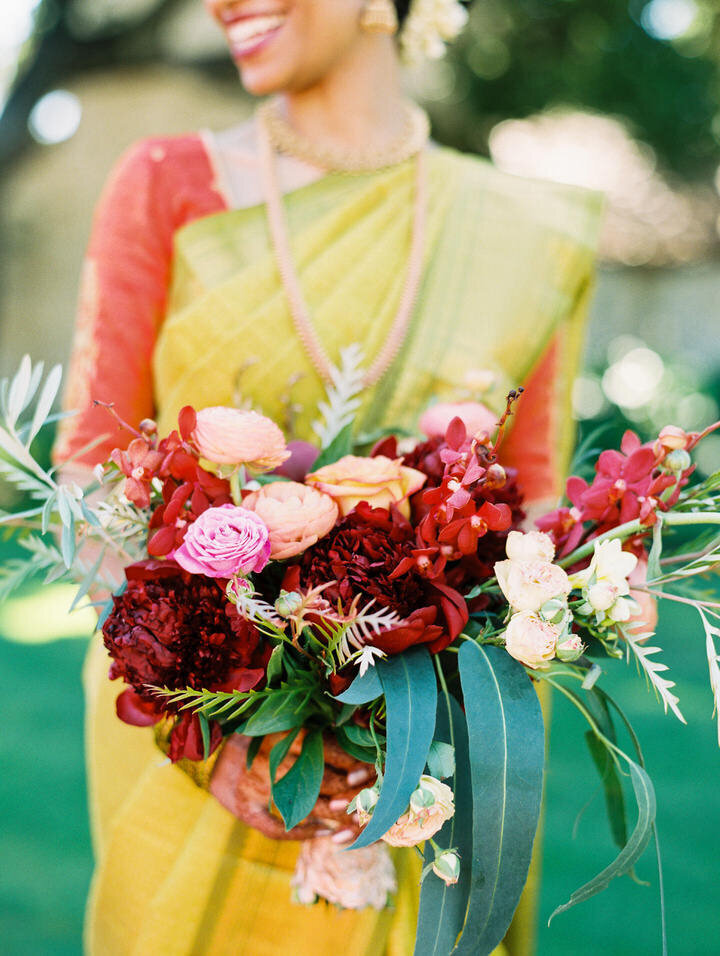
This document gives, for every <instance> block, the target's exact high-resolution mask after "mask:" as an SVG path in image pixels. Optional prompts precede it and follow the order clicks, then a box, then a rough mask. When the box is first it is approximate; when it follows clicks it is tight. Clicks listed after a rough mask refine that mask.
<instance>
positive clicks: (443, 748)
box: [427, 739, 455, 780]
mask: <svg viewBox="0 0 720 956" xmlns="http://www.w3.org/2000/svg"><path fill="white" fill-rule="evenodd" d="M427 769H428V773H429V774H430V776H431V777H437V779H438V780H444V779H445V778H446V777H452V775H453V774H454V773H455V750H454V748H453V746H452V744H449V743H445V742H444V741H442V740H437V739H435V740H433V742H432V743H431V744H430V750H429V752H428V758H427Z"/></svg>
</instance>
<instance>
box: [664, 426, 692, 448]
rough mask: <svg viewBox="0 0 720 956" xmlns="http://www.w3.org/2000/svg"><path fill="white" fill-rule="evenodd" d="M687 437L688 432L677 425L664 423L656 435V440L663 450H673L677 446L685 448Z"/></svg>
mask: <svg viewBox="0 0 720 956" xmlns="http://www.w3.org/2000/svg"><path fill="white" fill-rule="evenodd" d="M689 437H690V436H689V435H688V433H687V432H686V431H685V430H684V429H682V428H678V426H677V425H666V426H665V427H664V428H663V429H662V430H661V432H660V434H659V435H658V439H657V441H658V444H659V445H661V446H662V447H663V448H664V449H665V451H674V450H675V449H678V448H687V443H688V439H689Z"/></svg>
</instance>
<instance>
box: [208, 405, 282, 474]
mask: <svg viewBox="0 0 720 956" xmlns="http://www.w3.org/2000/svg"><path fill="white" fill-rule="evenodd" d="M192 437H193V440H194V442H195V444H196V445H197V448H198V451H199V452H200V455H201V456H202V457H203V458H206V459H207V460H208V461H210V462H212V463H213V464H215V465H247V467H248V468H250V469H251V470H252V471H256V472H257V471H272V470H273V468H277V467H278V466H279V465H281V464H282V463H283V462H284V461H285V460H286V459H287V458H289V457H290V452H289V451H288V449H287V444H286V442H285V436H284V435H283V433H282V431H281V430H280V429H279V428H278V426H277V425H276V424H275V422H274V421H272V420H271V419H269V418H266V416H265V415H260V414H259V413H258V412H252V411H244V410H242V409H239V408H228V407H226V406H224V405H214V406H212V407H210V408H203V409H201V410H200V411H199V412H198V413H197V425H196V426H195V430H194V431H193V435H192Z"/></svg>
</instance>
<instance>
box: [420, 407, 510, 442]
mask: <svg viewBox="0 0 720 956" xmlns="http://www.w3.org/2000/svg"><path fill="white" fill-rule="evenodd" d="M453 418H460V419H462V422H463V424H464V425H465V428H466V429H467V433H468V435H470V436H472V435H476V434H477V433H478V432H485V433H486V434H488V435H490V434H492V432H494V431H495V429H496V427H497V422H498V417H497V415H496V414H495V412H491V411H490V409H489V408H488V407H487V406H486V405H483V404H482V403H481V402H440V403H438V404H437V405H431V406H430V408H428V410H427V411H426V412H424V413H423V414H422V415H421V416H420V421H419V422H418V424H419V426H420V431H421V432H423V433H424V434H425V435H427V436H428V438H433V437H435V435H444V434H445V432H446V431H447V429H448V425H449V424H450V422H451V421H452V420H453Z"/></svg>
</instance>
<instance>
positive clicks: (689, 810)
mask: <svg viewBox="0 0 720 956" xmlns="http://www.w3.org/2000/svg"><path fill="white" fill-rule="evenodd" d="M664 612H665V613H664V615H663V621H662V625H661V630H660V633H659V637H660V641H661V643H662V645H663V646H665V647H667V648H668V650H667V651H666V652H664V654H663V657H664V659H665V660H666V661H667V663H668V664H670V665H671V668H672V677H673V678H674V679H675V680H676V681H677V684H678V692H679V694H680V701H681V707H682V709H683V712H684V714H685V716H686V717H687V719H688V724H689V726H687V727H683V726H682V725H681V724H679V723H678V722H677V721H676V720H675V718H673V717H671V716H669V717H666V716H665V715H664V714H663V712H662V708H661V706H660V705H659V704H658V703H657V701H656V700H655V698H654V696H653V695H652V693H650V692H649V691H646V689H645V686H644V682H643V680H642V679H641V678H639V677H638V676H637V674H636V673H635V671H634V667H633V666H632V665H630V667H628V666H626V665H625V664H624V662H622V661H619V662H611V663H610V664H609V665H608V674H607V675H606V676H605V677H604V678H603V686H604V687H605V688H606V690H608V691H609V692H610V693H611V694H613V695H614V696H615V697H616V699H617V700H618V701H619V702H620V704H621V705H622V706H623V707H624V709H625V710H626V712H627V713H628V715H629V716H630V719H631V721H632V722H633V724H634V726H635V728H636V730H637V731H638V734H639V736H640V739H641V742H642V744H643V746H644V749H645V756H646V761H647V766H648V769H649V771H650V774H651V776H652V778H653V780H654V782H655V786H656V790H657V798H658V827H659V832H660V839H661V848H662V853H663V862H664V869H665V883H666V887H665V888H666V897H667V912H668V936H669V951H670V953H672V954H674V956H684V954H687V956H701V954H714V953H716V952H717V949H718V946H717V939H718V933H719V932H720V912H719V911H718V906H717V900H716V898H715V895H716V887H717V873H718V862H717V861H718V858H719V856H720V833H719V832H718V827H717V823H718V820H719V819H720V787H718V781H719V780H720V751H719V750H718V746H717V733H716V729H715V727H714V725H713V722H712V721H711V716H710V715H711V711H712V698H711V694H710V690H709V687H708V679H707V664H706V661H705V654H704V637H703V634H702V631H701V629H700V627H699V626H698V622H697V621H696V620H695V618H694V617H693V615H692V614H691V613H690V612H689V609H684V608H682V607H680V606H675V605H673V606H670V607H665V608H664ZM86 646H87V640H86V637H80V636H79V637H78V638H76V639H65V640H60V641H54V642H51V643H44V644H33V645H29V644H19V643H15V642H13V640H12V635H10V634H5V635H2V634H0V673H2V675H3V695H2V714H3V726H2V734H1V735H0V761H1V763H0V766H2V769H3V773H2V775H1V776H0V814H1V815H2V829H1V832H0V859H1V860H2V865H1V866H0V934H1V936H0V938H1V939H2V951H3V952H6V953H8V954H12V956H26V954H27V956H44V954H52V956H66V954H67V956H70V954H79V953H80V952H81V932H82V914H83V907H84V901H85V896H86V894H87V889H88V884H89V880H90V873H91V867H92V860H91V850H90V840H89V836H88V829H87V801H86V795H85V780H84V768H83V755H82V689H81V682H80V672H81V667H82V660H83V656H84V653H85V649H86ZM584 730H585V727H584V726H583V723H582V720H581V718H580V717H579V716H578V715H576V712H575V711H574V710H573V709H572V708H571V706H570V705H569V704H567V703H566V702H565V701H564V700H560V699H558V697H557V695H556V697H555V700H554V705H553V718H552V734H551V758H550V765H549V770H548V775H547V811H546V829H545V850H544V870H543V887H542V898H541V905H540V935H539V946H538V952H539V954H540V956H565V954H567V956H570V954H572V956H575V954H577V953H578V952H579V951H580V950H583V951H585V952H588V953H612V954H614V956H624V954H635V956H637V954H654V953H658V952H660V936H659V909H658V895H657V873H656V867H655V859H654V853H653V851H652V848H649V849H648V851H647V852H646V855H645V857H644V858H643V859H642V861H641V863H640V865H639V867H638V875H639V876H640V877H641V878H642V879H644V880H648V881H649V882H650V883H651V884H652V885H651V886H649V887H647V886H639V885H637V884H636V883H633V882H632V881H631V880H630V879H629V878H627V877H625V878H623V879H621V880H618V881H615V883H613V884H612V885H611V886H610V888H609V889H608V890H607V891H606V892H605V893H603V894H601V895H600V896H598V897H595V898H594V899H592V900H590V901H589V902H587V903H584V904H581V905H580V906H578V907H576V908H575V909H573V910H571V911H570V912H568V913H564V914H562V915H561V916H559V917H558V918H557V919H556V920H555V921H554V922H553V924H552V926H551V927H550V928H547V926H546V922H547V918H548V916H549V914H550V913H551V912H552V910H553V908H554V907H555V906H556V905H558V904H559V903H562V902H564V901H565V900H566V899H567V898H568V897H569V895H570V893H571V892H572V891H573V890H575V889H576V888H577V887H578V886H579V885H580V884H581V883H583V882H585V881H586V880H588V879H589V878H591V877H592V876H594V875H595V873H597V872H598V871H599V870H600V869H602V868H603V867H604V866H605V865H606V864H607V863H608V862H609V861H610V860H611V859H612V856H613V855H614V851H613V847H612V845H611V842H610V839H609V835H608V827H607V823H606V820H605V814H604V808H603V798H602V794H601V793H600V791H599V790H597V777H596V775H595V772H594V769H593V767H592V765H591V763H590V759H589V757H588V755H587V753H586V751H585V744H584V740H583V733H584ZM593 793H595V794H596V795H595V799H594V801H593V802H592V804H591V805H590V807H589V808H588V809H587V811H586V812H585V814H584V816H583V817H582V819H581V821H580V823H579V825H578V830H577V835H576V837H575V838H574V839H573V836H572V831H573V824H574V821H575V817H576V815H577V813H578V811H579V810H580V809H581V808H582V806H583V805H584V804H585V803H586V802H587V801H588V799H590V798H591V797H592V795H593Z"/></svg>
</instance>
